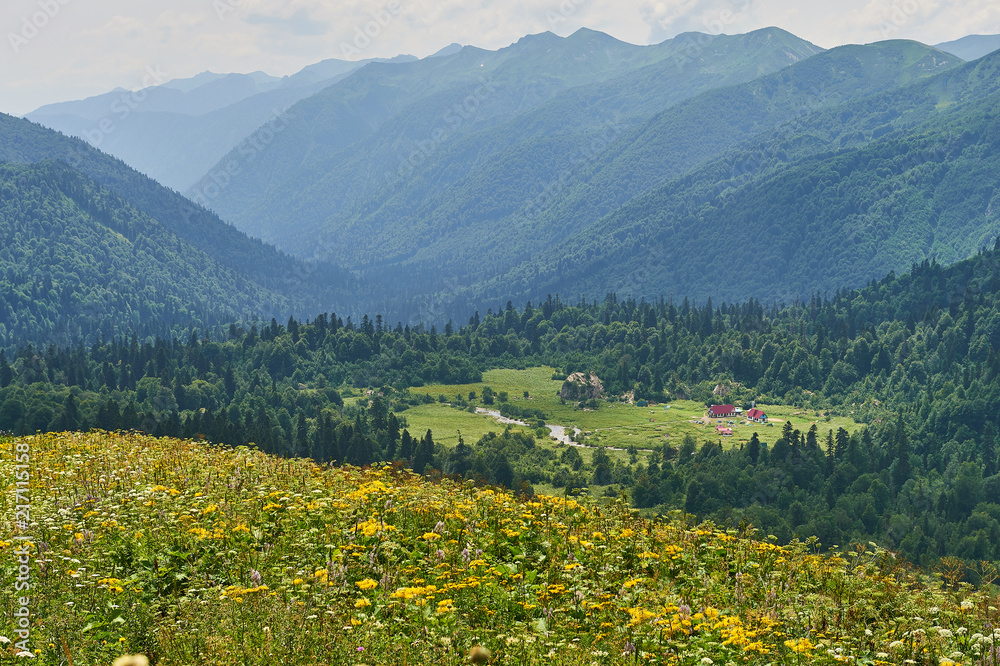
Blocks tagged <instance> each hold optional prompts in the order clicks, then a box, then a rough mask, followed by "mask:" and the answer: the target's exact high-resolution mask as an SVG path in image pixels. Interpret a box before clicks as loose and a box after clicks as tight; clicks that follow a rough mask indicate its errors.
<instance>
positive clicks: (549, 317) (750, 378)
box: [0, 247, 1000, 564]
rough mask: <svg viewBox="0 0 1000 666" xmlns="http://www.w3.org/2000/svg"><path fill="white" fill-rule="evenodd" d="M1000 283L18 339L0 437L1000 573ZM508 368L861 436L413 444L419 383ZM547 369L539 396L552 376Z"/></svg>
mask: <svg viewBox="0 0 1000 666" xmlns="http://www.w3.org/2000/svg"><path fill="white" fill-rule="evenodd" d="M997 266H1000V247H998V248H997V249H994V250H991V251H984V252H982V253H980V254H978V255H976V256H975V257H973V258H971V259H969V260H967V261H964V262H961V263H959V264H957V265H955V266H953V267H951V268H943V267H941V266H939V265H937V264H936V263H932V262H923V263H921V264H918V265H915V266H914V267H913V269H912V272H911V273H909V274H906V275H902V276H899V277H897V276H894V275H890V276H889V277H887V278H885V279H884V280H882V281H880V282H878V283H871V284H869V285H868V286H867V287H866V288H864V289H862V290H855V291H839V292H837V294H835V296H834V297H833V299H832V300H831V299H825V298H821V297H818V296H817V297H813V298H812V299H810V301H809V302H808V303H798V304H795V305H793V306H790V307H786V308H783V309H778V308H776V307H772V308H768V309H765V308H763V307H762V306H761V305H760V304H759V303H757V302H756V301H750V302H747V303H744V304H741V305H729V304H722V305H720V306H719V307H714V306H709V305H708V304H706V305H705V306H704V307H696V306H693V305H691V304H690V302H683V303H681V304H680V306H679V307H678V306H677V305H675V304H673V303H669V302H666V301H662V300H661V301H657V302H655V303H647V302H641V301H639V302H637V301H634V300H632V299H626V300H618V299H617V298H616V297H615V296H614V295H609V296H608V297H607V298H606V299H605V300H604V301H602V302H600V303H593V302H591V303H588V302H583V301H581V302H580V303H578V304H577V305H574V306H569V305H566V304H564V303H562V302H561V301H559V300H558V299H556V298H552V299H547V300H546V301H544V302H543V303H541V304H540V305H539V306H538V307H535V306H534V305H530V304H529V305H527V306H526V307H525V308H524V309H523V310H522V311H517V310H515V309H513V308H512V309H510V310H504V311H503V312H502V313H497V314H495V313H493V312H492V311H489V312H487V314H486V316H485V317H482V318H476V317H473V318H471V319H470V323H469V324H468V325H467V326H462V327H460V328H458V329H453V330H452V331H451V334H448V335H438V334H436V333H434V332H433V331H431V332H428V331H427V330H426V329H425V328H424V327H423V326H418V327H415V328H410V327H408V326H407V327H404V326H402V325H397V326H396V328H394V329H391V328H389V327H387V326H385V325H384V323H383V322H382V319H381V318H380V317H376V318H375V319H374V320H371V319H369V318H368V317H364V318H363V319H362V322H361V324H360V325H355V324H353V323H351V321H350V320H348V322H346V323H345V322H343V321H342V320H341V319H340V318H339V317H336V316H335V315H332V316H331V315H320V316H318V317H316V318H315V319H314V320H312V321H306V322H299V321H296V320H294V319H293V320H291V321H290V322H289V324H288V326H282V325H280V324H278V323H277V322H276V321H274V320H272V321H271V323H270V324H269V325H266V326H263V327H257V326H252V327H251V328H250V329H249V330H245V329H242V328H240V327H234V328H233V329H231V330H230V331H229V334H228V335H227V336H226V337H225V339H222V340H213V339H211V337H209V336H205V337H199V336H197V335H191V336H190V337H189V338H188V339H187V340H186V341H181V340H178V339H172V340H163V339H159V340H152V341H145V342H140V341H139V339H138V338H137V337H134V336H133V337H131V338H128V339H126V338H120V337H116V338H113V339H112V340H111V341H110V342H105V343H99V344H95V345H92V346H91V347H89V348H85V347H82V346H77V347H65V348H58V347H55V346H50V347H47V348H45V349H41V348H35V347H33V346H30V345H27V346H23V347H21V348H20V349H18V351H17V352H16V353H15V354H13V355H12V356H10V357H5V358H6V360H7V364H8V366H9V368H10V372H11V381H10V382H9V384H8V385H7V386H6V387H4V388H0V429H2V430H9V431H13V432H15V433H18V434H24V433H32V432H35V431H36V430H51V429H64V428H72V427H78V428H81V429H87V428H90V427H93V426H97V427H101V428H105V429H141V430H144V431H146V432H149V433H153V434H162V435H178V436H185V437H199V436H203V437H204V438H205V439H208V440H211V441H216V442H222V443H226V444H231V445H241V444H248V443H254V444H255V445H256V446H258V447H259V448H261V449H262V450H265V451H269V452H274V453H278V454H281V455H308V456H311V457H313V458H315V459H316V460H319V461H322V462H331V461H333V462H349V463H352V464H358V465H364V464H369V463H372V462H376V461H382V460H399V461H403V462H404V464H407V465H412V466H413V467H414V468H415V469H418V470H422V471H424V472H426V473H433V471H434V470H440V471H443V472H444V473H453V474H458V475H461V476H463V477H465V478H470V479H479V480H485V481H488V482H492V483H500V484H505V485H508V486H512V487H516V488H523V489H524V490H525V491H526V492H527V491H528V485H526V484H530V485H531V486H536V485H547V486H550V487H558V488H567V489H569V490H574V489H581V488H585V487H589V486H595V487H597V486H607V488H605V489H603V490H602V491H600V492H612V493H617V492H619V491H620V490H627V491H628V492H629V493H630V496H631V498H632V500H633V503H634V504H635V505H636V506H637V507H640V508H643V509H650V510H654V511H667V510H671V509H674V508H680V507H684V508H686V509H687V510H689V511H692V512H697V513H698V514H699V515H701V516H704V517H710V518H712V519H713V520H715V521H716V522H717V523H722V524H731V525H739V524H740V523H752V524H754V525H757V526H758V527H760V528H761V529H766V530H767V531H768V532H769V533H771V534H775V535H776V536H778V537H779V538H781V539H783V540H789V539H791V538H793V537H794V536H795V535H799V536H801V537H806V536H811V535H815V536H818V537H819V539H820V540H821V541H823V542H824V543H847V542H850V541H858V542H862V543H865V542H867V541H869V540H877V541H879V542H880V543H882V544H884V545H886V546H889V547H893V548H897V549H899V550H901V551H902V552H903V553H904V554H905V555H906V556H907V557H909V558H911V559H912V560H914V561H916V562H920V563H923V564H932V563H933V562H935V561H936V560H937V558H938V557H940V556H942V555H957V556H960V557H962V558H966V559H997V558H1000V553H998V552H997V551H996V545H995V544H996V543H1000V542H998V541H996V540H994V539H992V534H993V532H992V530H993V522H991V521H993V520H1000V518H994V517H993V516H994V514H996V515H997V516H1000V490H998V488H1000V481H998V480H997V475H996V473H995V470H996V469H997V462H998V461H997V459H996V458H997V450H996V445H995V434H994V433H995V432H996V428H997V426H998V418H1000V417H998V413H997V412H996V410H994V409H991V408H990V405H993V404H996V403H997V402H998V401H1000V360H998V346H1000V336H998V335H997V330H996V329H997V326H996V325H995V324H996V323H997V322H998V321H1000V317H998V316H997V312H998V311H1000V280H997V278H996V274H997ZM477 320H478V321H477ZM0 365H2V364H0ZM504 365H507V366H515V367H529V366H530V367H537V366H548V367H550V368H551V367H560V368H565V369H567V370H568V371H569V372H577V371H581V372H582V371H590V370H592V371H594V372H595V373H596V374H597V375H598V376H599V377H602V378H604V384H605V388H606V389H607V391H608V393H609V395H611V396H620V395H621V394H622V393H624V392H626V391H628V390H630V389H631V387H633V386H634V385H635V384H636V382H648V383H649V390H650V391H651V392H652V393H654V394H658V395H661V396H662V395H664V394H667V393H669V394H671V395H687V394H690V393H692V392H693V388H694V387H707V388H705V389H704V390H706V391H708V392H711V387H712V386H715V385H718V384H722V383H724V384H726V385H730V386H735V384H737V383H738V384H739V385H740V387H739V389H738V390H739V393H738V394H735V398H734V399H737V401H738V402H743V401H749V400H756V401H757V402H758V403H760V404H767V403H772V404H773V403H776V402H783V403H785V404H787V405H799V406H800V408H801V409H802V410H809V411H811V412H813V413H814V414H817V415H818V414H820V413H826V414H828V415H833V416H834V417H839V415H840V414H845V415H850V416H851V417H853V418H854V419H857V420H859V421H861V422H863V423H866V424H867V427H866V428H863V429H861V430H857V431H854V432H850V431H848V430H847V429H846V428H842V427H839V426H837V425H833V424H831V426H830V427H826V428H824V425H826V424H827V421H822V420H820V419H819V418H817V421H816V422H813V423H812V424H811V427H809V428H808V429H806V428H802V429H800V428H799V427H797V426H796V425H794V424H793V423H792V422H791V420H790V419H789V417H785V418H786V419H788V420H786V422H785V423H780V424H778V425H779V427H778V428H775V430H774V434H775V435H776V436H777V440H775V441H773V443H772V444H771V445H770V446H766V445H764V444H763V443H761V442H760V441H759V439H758V441H757V443H756V444H755V443H754V440H751V441H750V444H749V446H744V447H735V446H734V447H730V448H728V449H726V450H724V449H723V448H722V447H720V446H719V444H718V443H716V442H704V441H699V438H696V437H695V436H694V435H693V434H692V433H691V432H688V433H687V434H686V436H685V437H684V438H683V441H682V442H680V443H679V446H678V449H677V450H676V451H675V450H674V449H672V448H670V447H662V448H661V446H657V447H656V448H655V449H654V450H653V451H652V452H651V453H643V454H639V453H638V452H637V451H632V453H631V454H630V455H628V456H622V457H612V456H610V452H608V451H602V450H600V449H594V448H586V449H581V450H580V451H576V450H575V449H574V453H573V454H571V453H568V452H567V453H566V454H561V452H558V449H556V450H555V451H553V449H552V448H551V447H549V446H546V447H542V446H538V445H536V444H535V440H534V438H533V437H532V436H531V434H527V433H523V432H515V431H510V432H507V433H504V434H500V435H497V434H492V435H489V434H488V435H486V436H480V435H479V434H477V438H478V439H479V441H477V442H476V443H475V444H474V445H466V444H465V443H464V441H463V442H460V443H461V446H460V447H455V448H451V447H449V448H442V447H441V446H440V445H439V444H436V443H435V442H434V440H433V439H432V435H431V434H430V433H427V432H424V433H423V434H421V433H417V434H416V435H411V434H410V432H409V431H408V428H409V424H407V423H406V419H405V414H406V410H407V409H410V408H411V406H413V405H419V404H422V403H424V402H433V401H434V398H433V395H431V394H427V395H422V396H417V395H415V394H413V393H410V392H409V391H408V390H407V389H408V387H414V386H418V385H420V384H427V383H432V382H433V383H435V386H433V387H431V388H430V390H431V393H433V394H434V395H438V394H440V393H441V392H442V391H441V389H440V388H438V386H437V385H436V383H452V384H456V385H457V384H458V383H459V382H462V383H463V388H462V389H461V390H464V391H466V392H467V391H468V390H469V389H468V386H469V385H470V384H471V385H472V386H476V387H477V388H478V389H479V390H480V391H481V392H483V393H492V388H491V386H493V385H497V383H496V381H494V380H492V379H491V380H490V384H489V385H485V387H486V388H490V391H489V392H487V391H484V390H483V389H484V384H483V383H482V382H483V377H482V372H483V371H484V370H486V369H488V368H494V367H498V366H500V367H502V366H504ZM541 372H542V378H543V379H544V377H545V376H547V375H548V373H549V372H550V371H549V370H545V369H542V371H541ZM536 374H537V373H536ZM640 378H642V379H640ZM344 386H354V387H356V388H364V387H381V388H377V389H370V390H368V391H364V392H363V393H362V395H361V396H360V397H359V396H358V392H357V391H346V390H345V391H344V394H345V395H346V396H347V397H346V399H345V398H344V396H342V395H341V391H340V390H338V387H344ZM505 388H507V386H506V385H505ZM550 400H552V401H555V398H550ZM457 402H458V403H462V401H461V400H459V401H457ZM524 404H525V403H522V402H521V401H517V402H509V401H508V402H502V403H500V404H499V405H498V407H499V409H500V410H501V412H502V413H504V414H506V415H512V416H517V417H521V418H527V419H529V421H532V420H534V422H533V423H532V426H534V427H537V426H538V425H539V422H538V421H537V420H535V419H542V418H545V416H546V415H545V414H543V413H540V412H537V411H535V412H533V411H532V410H536V409H537V408H536V407H525V406H522V405H524ZM529 404H530V403H529ZM539 404H542V403H539ZM465 405H467V403H464V404H457V405H456V406H458V407H463V406H465ZM468 407H469V408H472V409H474V406H473V405H468ZM567 409H568V408H567ZM612 411H614V407H613V406H612V405H607V406H605V407H604V408H602V409H601V413H602V414H603V413H605V412H607V413H609V414H610V412H612ZM568 413H572V411H569V412H568ZM789 413H790V411H789ZM771 416H772V421H776V420H778V419H777V418H775V417H776V414H774V413H772V415H771ZM796 423H801V421H799V420H797V421H796ZM837 423H842V421H838V422H837ZM425 427H426V426H424V427H422V428H421V430H423V429H424V428H425ZM802 430H806V432H802ZM824 431H825V432H824ZM541 434H542V435H545V434H546V433H545V432H544V431H543V432H542V433H541ZM578 439H579V438H578ZM769 441H770V440H769ZM824 442H825V444H824ZM466 449H468V450H466ZM661 450H662V455H661ZM556 452H558V453H560V455H558V457H557V455H556ZM581 452H582V453H583V455H580V460H581V461H583V462H580V463H578V461H577V458H576V455H579V454H581ZM616 453H617V452H616ZM588 459H589V460H588ZM612 461H613V462H612Z"/></svg>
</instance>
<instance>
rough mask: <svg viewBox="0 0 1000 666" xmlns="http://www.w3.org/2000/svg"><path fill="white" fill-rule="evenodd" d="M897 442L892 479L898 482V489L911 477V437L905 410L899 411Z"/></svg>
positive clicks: (895, 482) (894, 450)
mask: <svg viewBox="0 0 1000 666" xmlns="http://www.w3.org/2000/svg"><path fill="white" fill-rule="evenodd" d="M895 435H896V442H895V446H894V447H893V453H894V456H895V458H896V461H895V463H894V465H893V468H892V481H893V483H894V484H896V490H899V489H900V488H902V487H903V484H904V483H906V480H907V479H909V478H910V438H909V436H908V435H907V434H906V422H905V421H903V412H899V416H898V417H897V418H896V432H895Z"/></svg>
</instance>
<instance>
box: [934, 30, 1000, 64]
mask: <svg viewBox="0 0 1000 666" xmlns="http://www.w3.org/2000/svg"><path fill="white" fill-rule="evenodd" d="M935 48H938V49H941V50H942V51H945V52H947V53H953V54H955V55H957V56H958V57H959V58H962V59H963V60H976V59H978V58H982V57H983V56H984V55H986V54H988V53H992V52H993V51H996V50H997V49H1000V35H967V36H965V37H962V38H961V39H956V40H955V41H952V42H944V43H942V44H937V45H936V46H935Z"/></svg>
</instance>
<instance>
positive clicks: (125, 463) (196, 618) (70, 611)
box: [0, 432, 1000, 666]
mask: <svg viewBox="0 0 1000 666" xmlns="http://www.w3.org/2000/svg"><path fill="white" fill-rule="evenodd" d="M10 445H11V446H13V447H14V450H16V451H18V452H19V453H23V454H24V456H25V457H24V458H23V460H28V461H29V462H28V465H29V467H28V475H27V476H28V477H29V478H30V488H31V491H30V498H31V518H32V522H31V523H30V524H24V525H21V524H16V525H12V526H11V528H8V529H6V530H5V533H4V534H3V537H4V541H0V549H2V550H3V551H4V552H5V553H15V554H16V553H20V552H21V549H22V548H26V549H27V555H28V562H29V564H28V565H27V567H26V568H27V570H28V572H29V574H28V575H29V580H30V592H31V598H32V605H31V609H30V613H31V617H32V618H34V619H33V622H32V623H31V630H30V639H29V640H28V642H27V643H26V644H25V643H21V648H29V649H30V650H31V651H32V653H33V654H34V655H35V661H37V662H38V663H41V664H58V663H63V662H64V660H67V659H72V660H75V662H76V663H110V661H112V660H113V659H114V658H115V657H117V656H119V655H121V654H127V653H137V652H138V653H144V654H147V655H149V656H150V657H151V658H152V661H153V663H155V664H163V665H168V664H190V663H213V664H220V665H227V664H273V663H275V661H278V660H280V661H282V662H284V663H289V664H313V663H316V661H317V660H318V659H321V660H323V661H325V662H332V663H341V662H343V663H360V662H358V659H364V662H363V663H367V664H405V663H413V664H416V663H424V664H428V663H441V664H459V663H467V662H468V661H470V656H471V655H472V654H473V653H474V652H477V653H478V654H479V655H480V658H478V663H486V662H487V661H488V662H489V663H492V664H511V665H513V664H517V665H519V666H523V665H526V664H529V665H530V664H543V663H544V664H552V663H555V664H567V665H583V664H592V663H594V662H595V661H596V662H597V663H606V664H634V663H637V662H638V661H640V660H641V662H642V663H651V664H671V663H673V664H676V663H709V661H712V662H713V663H728V662H731V663H745V664H767V663H802V662H808V663H819V664H834V663H840V662H843V661H855V662H856V663H904V660H907V659H919V660H921V662H922V663H941V664H954V663H965V662H966V660H969V659H979V658H981V657H982V656H983V655H985V654H987V653H989V654H992V651H993V648H992V641H993V639H994V633H993V630H992V625H991V624H990V617H991V615H990V614H991V611H990V610H988V606H989V604H990V603H991V602H992V600H993V598H994V596H993V591H992V589H990V588H989V587H988V586H987V588H984V589H983V590H979V591H974V590H971V589H969V588H968V587H964V586H962V587H959V586H956V585H955V583H956V580H957V579H956V574H957V573H958V572H957V570H956V569H954V568H953V567H952V568H948V567H946V568H945V569H944V570H943V571H944V575H943V576H940V577H935V578H930V577H926V576H923V575H920V574H918V573H915V572H913V571H911V570H908V569H907V568H906V567H905V566H904V565H902V563H901V562H900V561H899V560H898V559H897V558H896V557H895V556H894V555H893V554H892V553H889V552H887V551H884V550H882V549H880V548H877V547H868V546H859V547H858V548H857V549H855V550H851V551H846V550H845V551H841V550H838V549H837V548H836V547H834V549H833V551H832V552H830V551H827V548H828V545H826V544H819V543H816V542H815V541H814V540H809V541H807V542H805V543H796V544H792V545H790V546H787V547H780V546H777V545H775V544H773V543H772V541H771V540H770V539H766V540H755V539H754V536H755V534H754V532H753V531H752V529H750V528H745V529H743V530H741V531H736V530H731V531H729V532H724V531H719V530H718V529H716V528H714V527H713V526H711V525H702V526H699V527H695V526H694V525H693V524H691V523H690V522H688V521H686V520H684V519H682V518H680V517H678V518H675V519H671V520H668V521H656V522H650V521H644V520H640V519H638V518H636V517H634V516H633V515H632V514H631V513H630V512H629V511H628V509H627V506H624V505H623V504H622V503H620V502H618V501H610V502H607V503H604V504H603V505H599V504H597V503H594V502H592V501H590V500H586V499H583V500H579V501H578V500H576V499H572V498H565V499H564V498H555V497H544V496H538V497H531V498H525V499H519V498H516V497H514V496H512V495H510V494H507V493H504V492H499V491H496V490H493V489H490V488H481V487H476V485H475V484H472V483H463V484H459V483H455V482H451V481H441V482H440V483H429V482H427V481H426V480H424V479H422V478H420V477H418V476H415V475H412V474H409V473H407V472H405V471H398V470H394V469H393V468H390V467H386V468H372V469H369V470H358V469H352V468H344V469H324V468H322V467H319V466H317V465H315V464H312V463H307V462H304V461H301V460H293V461H289V460H280V459H275V458H271V457H268V456H265V455H262V454H260V453H257V452H253V451H249V450H247V449H225V448H220V447H211V446H206V445H204V444H196V443H192V442H189V441H177V440H170V439H163V440H156V439H152V438H148V437H136V436H124V435H110V434H106V433H100V432H97V433H92V434H89V435H79V434H68V435H43V436H37V437H30V438H22V439H17V440H14V441H13V442H11V443H10ZM5 448H6V447H5ZM14 479H15V471H14V464H13V463H12V462H11V461H10V459H8V458H5V459H4V461H3V462H2V463H0V480H2V483H3V484H4V485H5V486H6V487H12V486H13V485H14ZM13 497H14V495H13V494H12V493H3V494H2V495H0V510H2V511H4V512H5V513H6V514H7V515H14V511H15V506H14V503H13V500H12V498H13ZM18 497H22V495H18ZM24 538H28V539H30V541H27V542H24V541H21V539H24ZM758 538H759V537H758ZM2 562H3V563H2V564H0V572H2V573H3V575H4V576H6V577H7V578H8V579H11V580H13V579H14V578H15V577H16V575H17V572H16V570H15V568H16V566H17V560H16V559H15V558H14V557H4V558H3V561H2ZM984 575H987V576H989V577H990V578H995V576H996V569H995V568H990V567H987V566H985V565H984ZM15 595H16V592H15V591H14V588H13V586H5V587H3V588H2V589H0V599H2V603H0V608H3V609H4V610H3V611H2V614H3V620H4V624H5V625H6V626H11V625H13V624H14V619H15V618H14V613H15V612H16V610H17V609H19V608H20V607H21V605H20V604H18V603H17V600H16V599H15V598H14V597H15ZM997 637H998V638H1000V634H998V635H997ZM8 640H9V641H10V642H9V643H7V645H6V648H5V651H6V653H7V654H11V653H16V652H17V651H18V650H19V649H20V648H18V647H17V646H16V643H17V641H18V640H20V639H19V637H18V636H17V635H14V636H13V637H12V638H9V639H8ZM477 648H478V649H477ZM482 648H485V650H483V649H482ZM471 661H473V662H474V663H476V662H477V658H472V659H471ZM914 663H917V662H914ZM984 663H988V662H984Z"/></svg>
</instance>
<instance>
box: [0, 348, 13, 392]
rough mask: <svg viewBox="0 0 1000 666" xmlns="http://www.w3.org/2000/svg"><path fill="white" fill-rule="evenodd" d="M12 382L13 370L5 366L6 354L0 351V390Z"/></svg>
mask: <svg viewBox="0 0 1000 666" xmlns="http://www.w3.org/2000/svg"><path fill="white" fill-rule="evenodd" d="M12 381H14V370H13V369H11V367H10V366H9V365H8V364H7V354H5V353H4V351H3V350H2V349H0V388H7V387H8V386H10V383H11V382H12Z"/></svg>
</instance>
